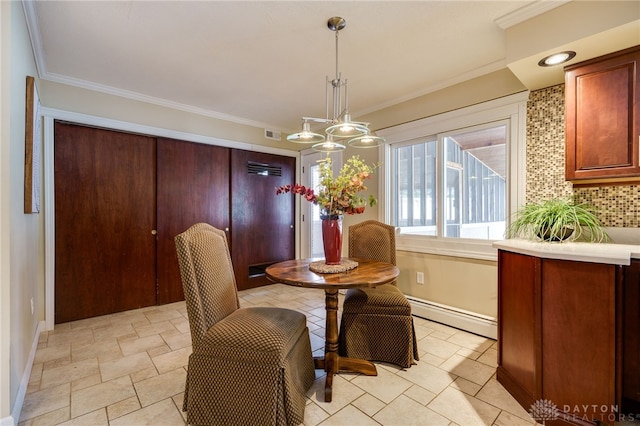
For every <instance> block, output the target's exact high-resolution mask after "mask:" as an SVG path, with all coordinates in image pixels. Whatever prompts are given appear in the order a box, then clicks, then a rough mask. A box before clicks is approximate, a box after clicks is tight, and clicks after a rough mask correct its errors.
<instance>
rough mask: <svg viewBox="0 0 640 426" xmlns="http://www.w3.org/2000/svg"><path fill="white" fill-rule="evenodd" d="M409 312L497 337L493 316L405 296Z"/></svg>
mask: <svg viewBox="0 0 640 426" xmlns="http://www.w3.org/2000/svg"><path fill="white" fill-rule="evenodd" d="M407 299H408V300H409V303H410V304H411V313H412V314H413V315H415V316H418V317H421V318H425V319H428V320H431V321H436V322H440V323H442V324H446V325H449V326H451V327H455V328H459V329H461V330H464V331H468V332H470V333H474V334H479V335H480V336H484V337H488V338H490V339H494V340H495V339H497V338H498V321H497V320H496V319H495V318H492V317H489V316H486V315H482V314H477V313H475V312H470V311H465V310H464V309H459V308H454V307H452V306H447V305H442V304H440V303H435V302H430V301H428V300H424V299H418V298H417V297H412V296H407Z"/></svg>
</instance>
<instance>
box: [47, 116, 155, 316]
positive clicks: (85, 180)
mask: <svg viewBox="0 0 640 426" xmlns="http://www.w3.org/2000/svg"><path fill="white" fill-rule="evenodd" d="M155 172H156V170H155V139H154V138H151V137H147V136H141V135H134V134H129V133H121V132H116V131H110V130H105V129H97V128H91V127H85V126H79V125H73V124H69V123H61V122H56V123H55V148H54V181H55V184H54V190H55V235H56V241H55V250H56V253H55V305H56V307H55V322H56V323H63V322H67V321H73V320H77V319H82V318H89V317H94V316H98V315H104V314H108V313H113V312H119V311H124V310H128V309H134V308H140V307H143V306H150V305H154V304H155V303H156V289H155V276H156V257H155V238H154V236H153V235H152V230H153V229H155V204H156V202H155Z"/></svg>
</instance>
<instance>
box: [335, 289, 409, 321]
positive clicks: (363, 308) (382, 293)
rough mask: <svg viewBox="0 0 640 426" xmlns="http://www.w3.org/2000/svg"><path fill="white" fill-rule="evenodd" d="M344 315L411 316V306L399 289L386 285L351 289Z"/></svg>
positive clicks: (345, 299) (348, 292)
mask: <svg viewBox="0 0 640 426" xmlns="http://www.w3.org/2000/svg"><path fill="white" fill-rule="evenodd" d="M343 313H345V314H383V315H408V316H411V305H410V304H409V301H408V300H407V298H406V297H405V295H404V294H403V293H402V291H400V289H399V288H398V287H396V286H395V285H394V284H384V285H381V286H378V287H375V288H353V289H349V290H348V291H347V294H346V295H345V298H344V303H343Z"/></svg>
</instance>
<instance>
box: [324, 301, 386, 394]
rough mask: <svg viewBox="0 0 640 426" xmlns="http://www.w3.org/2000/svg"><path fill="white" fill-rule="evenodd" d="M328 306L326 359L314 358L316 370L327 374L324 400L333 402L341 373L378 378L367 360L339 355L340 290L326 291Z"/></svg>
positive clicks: (374, 368)
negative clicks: (360, 374)
mask: <svg viewBox="0 0 640 426" xmlns="http://www.w3.org/2000/svg"><path fill="white" fill-rule="evenodd" d="M325 306H326V311H327V315H326V332H325V333H326V344H325V347H324V357H318V358H314V362H315V367H316V369H323V370H324V371H325V372H326V373H327V377H326V379H325V385H324V400H325V402H331V396H332V391H333V376H334V375H335V374H337V373H339V372H340V371H351V372H353V373H362V374H365V375H367V376H377V375H378V371H377V370H376V366H375V365H374V364H373V363H372V362H370V361H367V360H364V359H357V358H347V357H341V356H340V355H338V290H337V289H336V290H334V289H325Z"/></svg>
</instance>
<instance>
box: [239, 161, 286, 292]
mask: <svg viewBox="0 0 640 426" xmlns="http://www.w3.org/2000/svg"><path fill="white" fill-rule="evenodd" d="M295 165H296V162H295V158H292V157H284V156H280V155H273V154H265V153H258V152H251V151H243V150H233V151H232V154H231V173H232V178H231V210H232V212H233V215H232V219H231V234H232V238H231V239H232V241H233V245H232V255H231V256H232V260H233V267H234V269H235V275H236V280H237V285H238V289H239V290H243V289H247V288H253V287H257V286H260V285H264V284H269V281H268V280H267V279H266V277H265V276H264V268H266V266H268V265H270V264H272V263H276V262H279V261H282V260H288V259H293V258H294V257H295V247H294V244H295V229H294V208H295V206H294V202H293V195H292V194H284V195H276V193H275V188H276V187H277V186H281V185H287V184H293V183H294V180H295Z"/></svg>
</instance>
